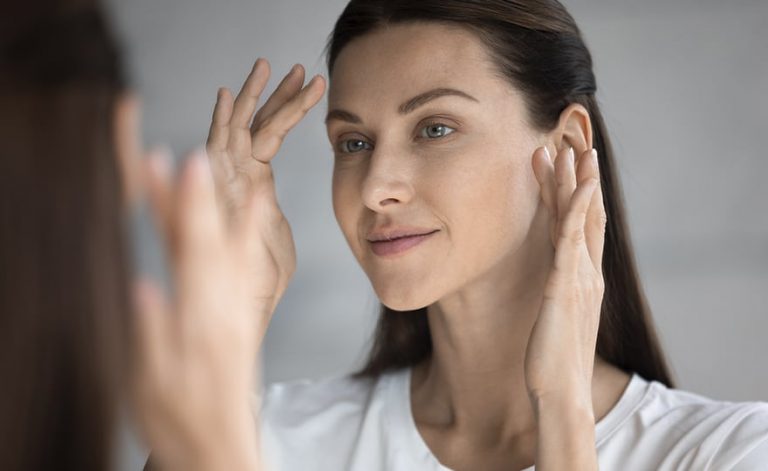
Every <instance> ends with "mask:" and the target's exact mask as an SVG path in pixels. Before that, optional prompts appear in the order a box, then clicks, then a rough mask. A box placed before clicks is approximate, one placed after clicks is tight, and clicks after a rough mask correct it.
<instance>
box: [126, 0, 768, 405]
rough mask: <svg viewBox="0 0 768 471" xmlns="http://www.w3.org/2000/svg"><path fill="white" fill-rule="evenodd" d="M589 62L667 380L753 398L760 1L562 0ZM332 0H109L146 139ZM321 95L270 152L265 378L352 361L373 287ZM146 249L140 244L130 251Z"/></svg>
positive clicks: (763, 216) (363, 341) (765, 76)
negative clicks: (281, 257)
mask: <svg viewBox="0 0 768 471" xmlns="http://www.w3.org/2000/svg"><path fill="white" fill-rule="evenodd" d="M565 3H566V5H567V6H568V7H569V8H570V10H571V12H572V13H573V15H574V16H575V17H576V20H577V22H578V23H579V25H580V27H581V29H582V31H583V32H584V34H585V36H586V40H587V42H588V45H589V46H590V47H591V50H592V53H593V56H594V60H595V63H596V73H597V77H598V86H599V88H600V90H599V92H598V97H599V98H600V101H601V103H602V105H603V111H604V114H605V117H606V120H607V123H608V127H609V130H610V133H611V136H612V139H613V142H614V146H615V150H616V155H617V159H618V166H619V171H620V176H621V180H622V183H623V185H624V192H625V196H626V203H627V207H628V211H629V217H630V226H631V229H632V232H633V235H634V242H635V247H636V253H637V257H638V261H639V265H640V270H641V275H642V276H643V279H644V281H645V284H646V290H647V295H648V299H649V301H650V304H651V307H652V309H653V312H654V315H655V319H656V322H657V325H658V329H659V331H660V334H661V338H662V341H663V344H664V346H665V348H666V351H667V353H668V355H669V358H670V360H671V363H672V365H673V368H674V371H675V373H676V376H677V378H678V380H679V385H680V386H681V387H682V388H684V389H689V390H692V391H695V392H699V393H701V394H705V395H709V396H713V397H717V398H721V399H730V400H747V399H759V400H768V374H767V373H768V370H767V369H766V366H765V359H766V358H768V343H767V342H766V333H767V332H768V307H767V306H768V185H766V183H765V179H766V175H768V158H766V143H765V136H766V135H768V92H766V85H768V53H766V46H767V45H768V29H766V28H765V25H767V24H768V2H766V1H764V0H755V1H747V0H742V1H737V0H732V1H728V2H720V1H714V0H705V1H702V0H675V1H668V0H644V1H642V2H626V1H622V2H616V1H612V2H609V1H587V0H570V1H566V2H565ZM345 4H346V1H345V0H322V1H318V0H284V1H280V2H267V1H264V0H228V1H218V2H217V1H213V0H131V1H122V0H121V1H118V0H112V1H111V8H112V10H113V14H114V17H115V20H116V24H117V26H118V28H119V30H120V31H121V32H122V35H123V37H124V41H125V44H126V46H127V48H128V50H129V53H130V55H129V63H130V72H131V74H132V77H133V79H134V83H135V85H136V88H137V89H138V91H139V92H140V94H141V96H142V97H143V100H144V111H145V121H144V124H145V137H146V140H147V142H148V143H150V144H151V143H162V142H164V143H169V144H170V145H171V146H172V147H173V148H174V149H175V150H176V151H177V152H181V151H183V150H184V149H189V148H192V147H195V146H198V145H200V144H202V143H203V141H204V139H205V136H206V131H207V127H208V122H209V116H210V111H211V109H212V106H213V103H214V99H215V93H216V89H217V87H219V86H229V87H230V88H233V89H237V88H239V86H240V83H241V81H242V79H243V78H244V76H245V75H246V74H247V72H248V70H249V68H250V66H251V65H252V63H253V61H254V60H255V59H256V58H257V57H259V56H264V57H267V58H268V59H270V61H271V63H272V66H273V71H274V76H273V79H272V80H271V85H270V89H271V87H273V86H274V85H275V84H276V82H277V80H278V79H279V76H282V74H284V73H285V72H286V71H287V70H288V69H289V68H290V66H291V65H292V64H293V63H295V62H301V63H303V64H304V65H305V66H306V67H307V69H308V76H309V75H311V74H314V73H325V69H324V65H323V57H322V49H323V46H324V42H325V39H326V37H327V35H328V33H329V32H330V30H331V28H332V26H333V23H334V21H335V19H336V18H337V16H338V15H339V13H340V12H341V10H342V9H343V6H344V5H345ZM324 112H325V104H324V103H323V104H322V105H321V106H320V107H319V108H318V109H316V110H314V111H313V112H311V113H310V115H309V116H308V118H307V119H306V120H305V121H304V122H303V123H302V124H300V125H299V126H298V128H297V129H296V130H295V132H293V133H292V134H291V135H290V136H289V137H288V140H287V142H286V143H285V145H284V147H283V149H282V151H281V155H279V156H278V158H277V160H276V163H275V168H276V169H275V172H276V175H277V184H278V192H279V198H280V201H281V204H282V207H283V209H284V211H285V213H286V215H287V217H288V219H289V220H290V221H291V224H292V227H293V230H294V236H295V240H296V245H297V251H298V270H297V273H296V275H295V278H294V281H293V283H292V285H291V286H290V288H289V290H288V291H287V293H286V295H285V298H284V300H283V302H282V303H281V305H280V306H279V308H278V311H277V312H276V314H275V317H274V319H273V321H272V325H271V327H270V330H269V333H268V335H267V338H266V341H265V342H266V343H265V363H266V373H265V374H266V380H267V382H272V381H278V380H285V379H290V378H298V377H309V378H316V377H322V376H326V375H329V374H335V373H341V372H346V371H349V370H350V369H351V368H353V367H355V366H357V365H359V364H360V361H361V358H362V355H363V353H364V352H365V351H366V346H367V345H368V341H369V339H370V330H371V328H372V327H373V325H374V321H375V318H376V306H377V303H376V299H375V297H374V295H373V294H372V291H371V289H370V288H369V285H368V281H367V279H366V278H365V276H364V274H363V273H362V271H361V270H360V269H359V268H358V267H357V265H356V262H355V261H354V259H353V257H352V256H351V254H350V253H349V250H348V249H347V246H346V244H345V242H344V240H343V238H342V236H341V233H340V232H339V230H338V228H337V226H336V223H335V220H334V218H333V213H332V210H331V198H330V176H331V168H332V155H331V152H330V145H329V144H328V142H327V140H326V138H325V134H324V127H323V124H322V118H323V115H324ZM148 253H150V252H149V251H147V253H145V254H144V256H145V257H149V256H151V255H147V254H148Z"/></svg>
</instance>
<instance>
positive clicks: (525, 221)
mask: <svg viewBox="0 0 768 471" xmlns="http://www.w3.org/2000/svg"><path fill="white" fill-rule="evenodd" d="M327 128H328V129H327V130H328V137H329V139H330V141H331V144H332V146H333V148H334V154H335V164H334V171H333V207H334V211H335V214H336V219H337V221H338V223H339V225H340V227H341V230H342V232H343V233H344V236H345V238H346V239H347V242H348V243H349V246H350V247H351V249H352V252H353V253H354V255H355V257H356V258H357V260H358V262H359V263H360V265H361V266H362V268H363V270H364V271H365V272H366V274H367V275H368V277H369V278H370V280H371V283H372V285H373V288H374V290H375V291H376V294H377V295H378V297H379V299H380V300H381V302H382V303H384V304H385V305H386V306H388V307H390V308H392V309H395V310H411V309H417V308H421V307H424V306H428V305H430V304H432V303H433V302H435V301H438V300H440V299H441V298H443V297H444V296H446V295H449V294H452V293H455V292H457V290H460V289H461V288H462V287H464V286H466V285H467V284H468V283H472V282H473V281H477V280H478V279H479V278H481V277H483V276H488V275H489V274H490V273H494V271H493V269H494V268H496V267H498V266H499V264H503V263H505V262H506V263H507V264H509V263H512V262H511V260H514V255H515V253H516V252H517V251H518V250H519V249H521V247H524V246H525V244H526V239H527V238H528V235H529V232H530V230H531V223H532V221H533V217H534V214H535V213H536V209H537V205H538V203H539V187H538V183H537V182H536V179H535V177H534V174H533V170H532V168H531V158H532V154H533V152H534V150H535V149H536V147H538V146H539V145H540V143H541V142H542V139H541V134H540V133H539V132H537V131H535V130H534V129H533V128H532V127H531V126H530V125H529V124H528V122H527V115H526V109H525V107H524V103H523V99H522V96H521V94H520V93H519V92H518V91H516V90H515V89H514V88H513V87H512V86H511V85H510V83H509V82H508V81H506V80H505V79H503V78H501V77H500V74H499V73H498V72H497V71H496V70H495V69H494V68H493V65H492V62H491V60H490V57H489V56H488V54H487V52H486V49H485V47H484V45H483V44H482V43H481V42H480V40H479V39H477V38H476V37H475V36H474V35H473V34H472V33H471V32H469V31H467V30H464V29H461V28H456V27H450V26H445V25H440V24H429V23H421V24H406V25H398V26H390V27H386V28H381V29H379V30H377V31H374V32H373V33H370V34H367V35H365V36H363V37H360V38H358V39H356V40H354V41H353V42H351V43H350V44H349V45H347V46H346V47H345V48H344V49H343V50H342V52H341V54H340V55H339V57H338V60H337V62H336V64H335V66H334V70H333V80H332V82H331V86H330V91H329V114H328V120H327ZM407 234H429V235H423V236H414V237H405V238H400V239H397V237H399V236H401V235H407ZM386 238H390V239H394V240H392V241H390V242H387V241H385V242H376V241H375V240H376V239H386Z"/></svg>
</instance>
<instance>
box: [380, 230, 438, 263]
mask: <svg viewBox="0 0 768 471" xmlns="http://www.w3.org/2000/svg"><path fill="white" fill-rule="evenodd" d="M436 232H438V230H430V229H415V228H399V229H391V230H383V231H376V232H373V233H371V234H370V235H369V236H368V242H370V244H371V250H372V251H373V253H374V254H376V255H378V256H380V257H385V256H391V255H396V254H400V253H403V252H405V251H406V250H409V249H411V248H413V247H415V246H417V245H419V244H421V243H422V242H424V241H425V240H427V239H428V238H430V237H432V235H433V234H435V233H436Z"/></svg>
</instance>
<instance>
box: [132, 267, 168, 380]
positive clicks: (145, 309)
mask: <svg viewBox="0 0 768 471" xmlns="http://www.w3.org/2000/svg"><path fill="white" fill-rule="evenodd" d="M133 304H134V306H135V311H136V313H135V314H136V346H137V350H136V351H137V354H138V357H139V359H140V364H141V365H142V366H143V367H144V368H147V367H149V368H151V369H156V368H157V367H158V366H159V363H160V362H161V361H162V358H163V357H164V355H163V351H164V349H165V348H166V346H168V345H172V344H173V343H174V342H175V339H174V338H172V335H173V330H172V329H170V328H169V322H168V321H169V319H170V315H171V313H170V309H169V306H168V302H167V300H166V299H165V296H164V295H163V293H162V291H161V289H160V287H158V286H157V285H156V284H155V283H153V282H151V281H149V280H147V279H138V280H136V281H135V282H134V286H133Z"/></svg>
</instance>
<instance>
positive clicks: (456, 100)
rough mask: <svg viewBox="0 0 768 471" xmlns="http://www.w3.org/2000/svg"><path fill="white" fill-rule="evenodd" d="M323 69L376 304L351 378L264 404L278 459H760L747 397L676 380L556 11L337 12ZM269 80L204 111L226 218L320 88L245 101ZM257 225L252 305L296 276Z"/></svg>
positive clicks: (439, 4)
mask: <svg viewBox="0 0 768 471" xmlns="http://www.w3.org/2000/svg"><path fill="white" fill-rule="evenodd" d="M328 66H329V78H330V91H329V111H328V116H327V120H326V122H327V127H328V136H329V139H330V141H331V143H332V145H333V148H334V153H335V166H334V175H333V202H334V210H335V214H336V218H337V221H338V223H339V225H340V227H341V229H342V232H343V233H344V236H345V237H346V239H347V242H348V243H349V245H350V248H351V250H352V252H353V253H354V255H355V256H356V258H357V260H358V262H359V263H360V264H361V266H362V268H363V269H364V271H365V272H366V274H367V275H368V277H369V278H370V280H371V283H372V285H373V287H374V290H375V291H376V293H377V295H378V297H379V298H380V300H381V301H382V304H383V309H382V314H381V319H380V323H379V327H378V330H377V334H376V339H375V343H374V346H373V349H372V352H371V355H370V358H369V360H368V363H367V364H366V366H365V367H364V368H363V369H362V370H361V371H360V372H358V373H357V374H356V375H354V376H352V377H341V378H330V379H328V380H323V381H318V382H304V381H300V382H294V383H284V384H277V385H274V386H272V387H270V388H269V389H268V390H267V391H266V392H265V397H264V407H263V410H262V417H263V421H264V423H263V437H264V441H263V445H264V453H265V454H266V455H267V457H268V458H269V460H268V463H270V464H271V466H272V467H273V469H302V470H303V469H361V470H363V469H364V470H375V469H420V470H423V469H436V470H437V469H447V468H450V469H523V468H525V469H530V467H531V466H533V465H534V463H535V464H536V467H537V469H595V468H596V467H597V465H598V463H599V465H600V467H602V468H603V469H639V470H645V469H759V466H761V465H764V463H766V462H768V406H766V404H763V403H742V404H733V403H724V402H717V401H713V400H710V399H707V398H703V397H700V396H697V395H694V394H691V393H686V392H683V391H677V390H674V389H672V387H673V384H672V380H671V378H670V375H669V373H668V368H667V366H666V364H665V361H664V359H663V354H662V352H661V350H660V348H659V346H658V343H657V341H656V338H655V334H654V330H653V326H652V324H651V321H650V315H649V314H648V308H647V306H646V304H645V301H644V299H643V295H642V290H641V286H640V283H639V280H638V278H637V275H636V270H635V267H634V262H633V256H632V251H631V248H630V243H629V236H628V233H627V230H626V225H625V222H624V215H623V208H622V203H621V198H620V190H619V185H618V181H617V178H616V175H615V170H614V164H613V156H612V152H611V148H610V144H609V140H608V136H607V134H606V131H605V126H604V125H603V122H602V118H601V115H600V111H599V108H598V106H597V103H596V100H595V96H594V94H595V91H596V82H595V78H594V75H593V71H592V64H591V58H590V55H589V52H588V50H587V49H586V47H585V45H584V43H583V40H582V39H581V36H580V33H579V30H578V28H577V27H576V25H575V24H574V21H573V19H572V18H571V16H570V15H569V14H568V13H567V12H566V11H565V9H564V8H563V7H562V5H560V4H559V3H558V2H556V1H554V0H549V1H528V2H509V1H484V2H474V1H466V0H464V1H459V0H449V1H444V0H440V1H437V0H435V1H429V0H424V1H420V2H407V1H397V0H395V1H392V0H352V1H351V2H350V3H349V5H348V6H347V8H346V9H345V10H344V12H343V13H342V15H341V17H340V18H339V20H338V22H337V24H336V27H335V29H334V31H333V34H332V36H331V40H330V44H329V55H328ZM268 75H269V71H268V65H267V64H266V63H265V62H264V61H259V62H257V64H256V66H255V68H254V70H253V72H252V74H251V75H250V76H249V78H248V79H247V80H246V83H245V85H244V87H243V90H242V91H241V92H240V94H239V95H238V97H237V98H236V99H235V100H233V99H232V96H231V94H229V92H227V91H222V92H221V93H220V95H219V100H218V102H217V106H216V110H215V112H214V119H213V126H212V132H211V134H210V137H209V144H208V152H209V155H210V156H211V158H212V164H213V165H212V166H213V168H214V175H215V176H216V180H217V188H218V191H219V194H220V195H221V201H222V202H224V206H223V207H224V208H225V209H226V211H228V214H229V215H230V218H233V219H235V220H236V219H237V218H238V215H239V214H241V211H239V210H238V208H239V206H240V205H241V203H240V201H242V195H251V194H253V193H258V192H262V193H263V198H264V201H269V203H270V208H271V209H269V210H265V211H272V212H274V213H276V214H277V213H279V209H278V207H277V205H276V200H275V198H274V187H273V182H272V175H271V170H270V167H269V162H270V160H271V158H272V157H273V156H274V154H275V152H276V151H277V147H278V145H279V143H280V142H281V139H282V138H283V137H284V136H285V134H286V133H287V132H288V131H289V130H290V128H291V127H292V126H293V125H294V124H295V122H296V121H297V120H298V119H299V118H300V116H301V115H302V113H303V111H305V110H306V109H308V107H309V105H310V103H311V102H313V101H314V97H315V96H316V94H317V93H319V90H320V89H321V85H320V83H319V82H320V81H319V80H315V81H313V82H311V83H310V84H309V85H308V87H307V88H306V89H304V90H305V91H303V92H299V90H300V88H301V85H302V83H303V74H302V72H301V70H300V69H298V70H297V69H294V70H293V71H292V72H291V73H290V74H289V75H288V76H287V77H286V78H285V79H284V80H283V82H282V83H281V85H280V86H279V87H278V88H277V90H276V92H275V93H274V94H273V95H272V97H270V99H269V100H268V101H267V102H266V104H265V105H264V106H263V107H262V108H261V109H260V110H259V111H258V112H256V103H257V100H258V96H259V95H260V94H261V92H262V91H263V88H264V84H265V83H266V80H267V77H268ZM302 96H303V97H304V98H301V99H300V101H302V100H303V101H304V104H303V105H302V104H300V103H296V102H295V101H292V102H291V103H290V104H288V105H285V106H282V104H283V103H284V102H285V100H286V99H287V98H288V97H302ZM310 96H311V97H312V98H311V99H310ZM254 112H256V116H255V119H254V120H253V122H251V120H250V117H251V116H252V115H253V113H254ZM593 149H594V151H593ZM595 151H596V152H595ZM275 220H276V224H275V225H274V228H273V231H274V232H272V233H270V235H269V236H268V237H265V240H267V241H270V243H271V245H270V247H271V249H270V253H271V257H269V260H271V261H273V262H274V263H270V264H261V265H260V264H258V263H256V264H255V265H254V269H253V270H252V272H253V273H256V276H255V277H254V279H255V280H257V281H258V282H259V283H260V289H262V290H263V291H262V294H263V299H265V300H267V302H265V312H266V313H271V312H272V309H270V308H271V307H273V303H272V300H274V299H277V298H279V294H280V293H282V290H283V288H284V282H283V280H284V279H285V278H281V274H283V273H290V271H291V270H292V268H293V247H292V243H291V242H290V235H289V232H288V229H287V226H286V225H285V224H284V220H283V219H282V218H281V217H277V218H276V219H275ZM603 252H604V253H603ZM264 280H268V281H269V283H264ZM268 315H269V314H266V315H265V317H268Z"/></svg>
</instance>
